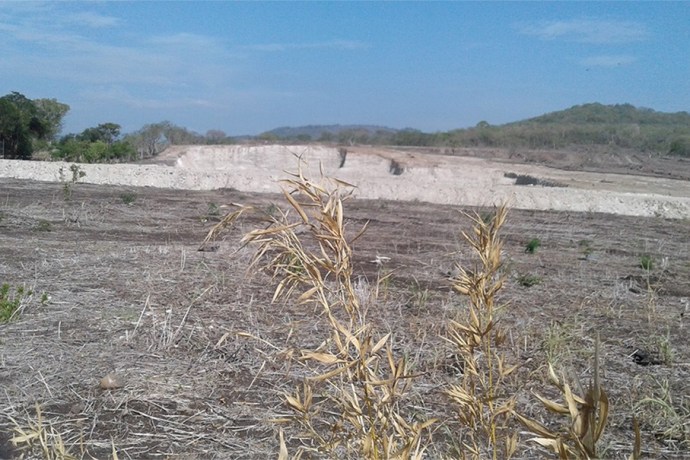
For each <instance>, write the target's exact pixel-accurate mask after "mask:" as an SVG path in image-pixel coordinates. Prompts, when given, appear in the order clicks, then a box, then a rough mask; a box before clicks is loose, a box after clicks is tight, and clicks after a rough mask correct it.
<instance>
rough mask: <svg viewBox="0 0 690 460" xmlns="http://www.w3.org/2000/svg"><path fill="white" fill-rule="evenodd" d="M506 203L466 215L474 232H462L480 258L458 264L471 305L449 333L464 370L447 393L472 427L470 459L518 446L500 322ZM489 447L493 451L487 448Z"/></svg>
mask: <svg viewBox="0 0 690 460" xmlns="http://www.w3.org/2000/svg"><path fill="white" fill-rule="evenodd" d="M506 215H507V207H506V206H505V205H502V206H500V207H498V208H497V209H496V211H495V213H494V214H492V215H491V216H488V217H483V216H480V215H479V214H477V213H475V214H473V215H470V214H466V216H467V217H469V218H470V219H471V220H472V223H473V231H472V233H471V234H467V233H464V232H463V236H464V238H465V240H467V242H468V243H469V245H470V247H471V248H472V249H473V252H474V254H475V255H476V257H477V259H478V262H477V263H476V264H475V267H474V269H473V270H468V269H465V268H464V267H461V266H459V265H458V266H457V267H456V272H457V275H456V276H455V277H454V278H453V288H454V290H455V291H457V292H459V293H460V294H463V295H465V296H467V297H468V298H469V302H468V303H467V308H466V310H465V311H463V313H461V314H460V315H459V316H458V318H457V319H456V320H452V321H450V323H449V324H448V333H447V336H446V337H445V338H446V340H448V341H449V342H450V343H451V344H452V345H453V347H454V349H455V354H456V356H457V358H458V360H459V362H460V363H461V364H462V368H463V369H462V371H463V375H462V378H461V380H460V382H459V383H457V384H453V385H451V386H450V388H448V389H447V390H446V394H447V395H448V396H449V397H450V399H451V400H452V401H453V403H455V405H456V406H457V409H458V410H457V413H458V417H459V420H460V422H461V423H462V424H463V425H464V426H466V427H467V428H468V430H467V434H466V436H465V437H463V440H462V444H463V446H464V448H465V449H466V454H465V455H467V456H469V457H471V458H487V456H491V457H493V458H494V459H495V458H510V457H511V456H512V455H513V454H514V453H515V450H516V449H517V434H516V433H513V432H511V430H510V429H509V428H508V422H509V419H510V417H511V414H512V411H513V408H514V405H515V396H508V395H507V394H505V391H504V387H505V385H504V384H505V383H506V380H507V379H508V378H509V376H510V375H511V374H512V373H513V372H514V371H515V369H516V368H517V366H509V365H507V363H506V357H505V353H504V352H502V351H501V349H500V347H501V345H502V344H503V343H504V342H505V339H506V335H505V332H504V331H503V330H501V328H500V327H498V325H497V320H496V312H497V309H498V306H497V305H496V294H497V293H498V291H499V290H500V289H501V287H502V286H503V278H502V276H501V274H500V269H501V250H502V247H503V243H502V241H501V238H500V236H499V231H500V229H501V227H502V226H503V224H504V222H505V219H506ZM487 446H488V447H489V450H490V453H489V452H486V447H487Z"/></svg>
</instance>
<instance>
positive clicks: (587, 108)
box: [501, 102, 690, 126]
mask: <svg viewBox="0 0 690 460" xmlns="http://www.w3.org/2000/svg"><path fill="white" fill-rule="evenodd" d="M533 123H537V124H640V125H674V124H679V125H682V124H685V125H688V126H690V114H689V113H688V112H676V113H668V112H657V111H656V110H653V109H648V108H645V107H635V106H634V105H632V104H613V105H604V104H600V103H597V102H594V103H589V104H582V105H575V106H573V107H570V108H569V109H565V110H560V111H557V112H551V113H547V114H544V115H540V116H538V117H534V118H528V119H526V120H520V121H516V122H511V123H506V124H504V125H501V126H516V125H520V124H533Z"/></svg>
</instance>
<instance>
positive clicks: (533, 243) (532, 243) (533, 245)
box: [525, 238, 541, 254]
mask: <svg viewBox="0 0 690 460" xmlns="http://www.w3.org/2000/svg"><path fill="white" fill-rule="evenodd" d="M540 246H541V241H540V240H539V238H532V239H531V240H529V242H528V243H527V244H526V245H525V252H526V253H528V254H534V253H535V252H537V248H539V247H540Z"/></svg>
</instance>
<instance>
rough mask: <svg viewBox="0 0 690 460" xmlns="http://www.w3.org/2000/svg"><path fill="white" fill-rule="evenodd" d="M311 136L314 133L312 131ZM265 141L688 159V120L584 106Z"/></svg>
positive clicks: (272, 136)
mask: <svg viewBox="0 0 690 460" xmlns="http://www.w3.org/2000/svg"><path fill="white" fill-rule="evenodd" d="M312 131H314V130H313V129H312ZM260 138H262V139H264V140H269V141H295V142H309V141H318V142H326V143H338V144H345V145H347V144H350V145H353V144H366V145H394V146H419V147H451V148H455V147H500V148H528V149H563V148H568V147H572V146H582V145H584V146H609V147H616V148H625V149H634V150H638V151H641V152H647V153H656V154H670V155H678V156H685V157H690V114H688V113H687V112H679V113H662V112H656V111H654V110H651V109H646V108H637V107H634V106H632V105H630V104H619V105H602V104H597V103H594V104H584V105H579V106H574V107H571V108H570V109H567V110H563V111H559V112H554V113H551V114H546V115H542V116H540V117H536V118H532V119H528V120H524V121H520V122H515V123H508V124H504V125H491V124H489V123H488V122H486V121H481V122H479V123H477V125H476V126H473V127H470V128H463V129H455V130H450V131H444V132H435V133H426V132H422V131H419V130H416V129H410V128H408V129H403V130H391V129H378V130H371V129H361V128H360V129H343V130H341V131H339V132H337V133H334V132H333V130H332V129H329V130H324V131H323V132H321V134H320V135H318V136H314V135H306V134H304V133H300V134H298V135H296V136H287V137H281V136H278V135H276V133H275V132H270V131H269V132H267V133H264V134H262V135H261V136H260Z"/></svg>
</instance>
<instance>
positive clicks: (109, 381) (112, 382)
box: [99, 374, 124, 390]
mask: <svg viewBox="0 0 690 460" xmlns="http://www.w3.org/2000/svg"><path fill="white" fill-rule="evenodd" d="M99 386H100V387H101V389H102V390H115V389H118V388H122V387H123V386H124V384H123V382H122V379H121V378H120V377H118V376H117V375H115V374H108V375H106V376H105V377H103V378H102V379H101V382H100V384H99Z"/></svg>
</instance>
